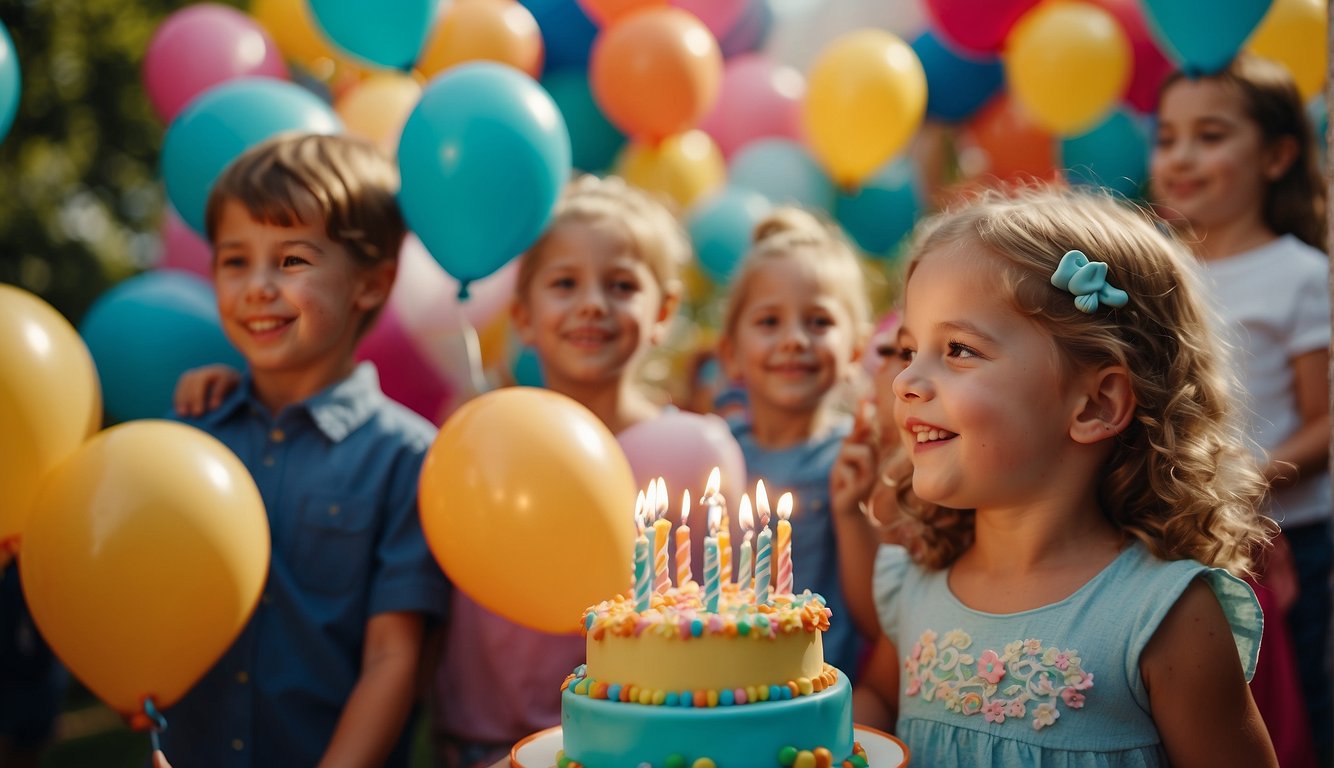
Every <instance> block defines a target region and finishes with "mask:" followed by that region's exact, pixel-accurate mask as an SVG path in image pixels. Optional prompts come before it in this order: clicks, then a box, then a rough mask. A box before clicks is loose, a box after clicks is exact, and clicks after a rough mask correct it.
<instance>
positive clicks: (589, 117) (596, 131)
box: [542, 69, 625, 173]
mask: <svg viewBox="0 0 1334 768" xmlns="http://www.w3.org/2000/svg"><path fill="white" fill-rule="evenodd" d="M542 87H543V88H546V89H547V93H549V94H551V98H552V100H554V101H555V102H556V107H557V108H558V109H560V113H561V115H562V116H563V117H564V118H565V125H566V127H567V128H569V131H570V152H571V157H570V160H571V162H572V163H573V164H574V167H575V168H578V169H579V170H581V171H587V172H589V173H599V172H601V171H604V170H606V169H607V168H609V167H611V164H612V161H613V160H615V159H616V154H617V153H618V152H620V151H621V147H623V146H625V134H623V133H621V132H620V130H618V129H617V128H616V126H614V125H612V124H611V121H609V120H608V119H607V116H606V115H604V114H603V113H602V109H601V108H600V107H598V105H597V102H596V101H594V100H593V89H592V88H591V87H590V86H589V84H588V72H587V71H586V70H583V69H562V70H559V71H556V72H548V73H547V74H545V75H543V76H542Z"/></svg>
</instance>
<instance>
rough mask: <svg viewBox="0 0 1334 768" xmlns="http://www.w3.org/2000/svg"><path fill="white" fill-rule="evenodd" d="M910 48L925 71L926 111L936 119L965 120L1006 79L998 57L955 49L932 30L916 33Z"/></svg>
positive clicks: (989, 98) (991, 95) (1003, 67)
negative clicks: (983, 55) (966, 52)
mask: <svg viewBox="0 0 1334 768" xmlns="http://www.w3.org/2000/svg"><path fill="white" fill-rule="evenodd" d="M912 49H913V51H914V52H915V53H916V54H917V58H918V59H920V60H921V62H922V69H923V70H925V71H926V114H927V116H928V117H932V118H935V119H936V120H943V121H945V122H951V123H956V122H960V121H963V120H967V119H968V118H969V117H972V116H973V114H974V113H975V112H977V110H979V109H981V108H982V105H983V104H986V103H987V102H988V101H990V100H991V97H993V96H995V95H996V94H997V93H999V92H1000V90H1001V87H1002V86H1003V85H1004V83H1005V65H1004V64H1002V63H1001V61H1000V59H999V58H997V57H995V56H990V57H979V56H977V55H976V54H965V53H963V52H961V51H958V50H955V49H953V48H951V47H950V46H949V45H948V44H947V43H946V42H945V40H944V39H943V38H942V37H941V36H940V35H937V34H936V33H935V32H934V31H933V30H929V29H928V30H927V31H925V32H923V33H922V34H921V35H918V37H917V39H916V40H914V41H913V42H912Z"/></svg>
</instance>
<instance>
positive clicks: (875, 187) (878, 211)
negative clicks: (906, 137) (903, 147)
mask: <svg viewBox="0 0 1334 768" xmlns="http://www.w3.org/2000/svg"><path fill="white" fill-rule="evenodd" d="M920 187H921V185H920V184H919V182H918V180H917V173H916V171H915V170H914V169H913V166H912V164H911V163H909V162H908V161H907V160H903V159H899V160H895V161H893V162H891V163H889V164H888V165H886V166H884V167H883V168H881V169H880V170H878V171H876V172H875V173H874V174H872V175H871V177H870V178H868V179H867V180H866V181H865V183H863V184H862V187H861V189H858V190H857V191H855V192H848V193H840V194H839V196H838V203H837V204H836V206H835V208H834V211H835V216H836V217H837V218H838V223H839V225H840V226H842V227H843V231H844V232H846V233H847V234H848V237H851V238H852V239H853V241H854V242H855V243H857V245H858V246H859V247H860V248H861V249H862V250H863V251H866V253H867V254H869V255H871V256H875V257H877V258H882V259H884V258H889V257H892V256H893V255H894V254H895V253H896V247H897V246H898V244H899V243H900V242H902V240H903V238H904V236H905V235H907V234H908V233H909V232H912V229H913V225H914V224H916V223H917V218H918V217H919V216H921V214H922V192H921V188H920Z"/></svg>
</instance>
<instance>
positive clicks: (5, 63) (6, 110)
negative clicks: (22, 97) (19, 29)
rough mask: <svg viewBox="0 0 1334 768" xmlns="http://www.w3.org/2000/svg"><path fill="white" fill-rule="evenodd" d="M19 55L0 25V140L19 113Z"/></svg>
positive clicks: (20, 80)
mask: <svg viewBox="0 0 1334 768" xmlns="http://www.w3.org/2000/svg"><path fill="white" fill-rule="evenodd" d="M21 82H22V78H21V77H20V76H19V55H18V53H17V52H16V51H15V50H14V41H13V40H12V39H11V38H10V37H9V30H7V29H5V26H4V25H3V24H0V140H3V139H4V138H5V136H7V135H8V134H9V129H10V127H11V126H12V125H14V115H15V114H16V113H17V112H18V111H19V89H20V86H21Z"/></svg>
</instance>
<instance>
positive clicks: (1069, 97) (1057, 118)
mask: <svg viewBox="0 0 1334 768" xmlns="http://www.w3.org/2000/svg"><path fill="white" fill-rule="evenodd" d="M1130 63H1131V60H1130V41H1129V40H1127V39H1126V35H1125V33H1124V32H1122V31H1121V25H1120V24H1118V23H1117V22H1116V19H1115V18H1114V17H1113V16H1112V15H1111V14H1110V13H1108V12H1107V11H1104V10H1103V9H1101V8H1098V7H1097V6H1093V5H1088V4H1086V3H1051V4H1048V5H1040V6H1038V7H1037V8H1035V9H1033V10H1032V11H1030V12H1029V13H1027V14H1025V15H1024V17H1023V18H1022V19H1020V20H1019V23H1017V24H1015V26H1014V29H1013V30H1012V31H1011V32H1010V37H1009V38H1008V39H1007V42H1006V49H1005V75H1006V78H1007V79H1008V81H1009V83H1010V92H1011V93H1013V94H1014V96H1015V98H1017V99H1018V100H1019V102H1020V103H1021V104H1023V105H1024V108H1025V109H1026V110H1027V111H1028V113H1029V115H1031V116H1032V118H1033V121H1034V122H1035V123H1037V124H1038V125H1040V126H1042V127H1044V128H1046V129H1047V130H1049V131H1051V132H1053V133H1059V134H1074V133H1080V132H1082V131H1086V130H1088V129H1089V128H1091V127H1092V126H1094V125H1096V124H1097V123H1098V122H1100V121H1101V120H1102V119H1103V118H1104V117H1105V116H1106V114H1107V113H1108V112H1109V111H1110V110H1111V109H1113V108H1114V106H1115V104H1116V102H1117V101H1118V100H1119V99H1120V98H1121V94H1123V93H1125V89H1126V84H1127V83H1129V82H1130Z"/></svg>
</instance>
